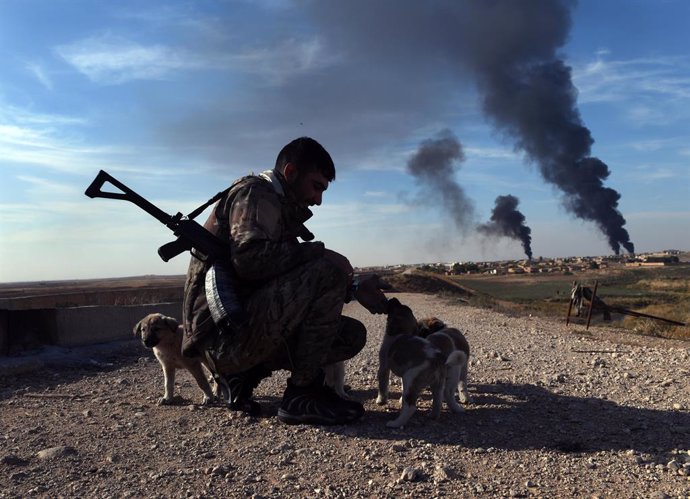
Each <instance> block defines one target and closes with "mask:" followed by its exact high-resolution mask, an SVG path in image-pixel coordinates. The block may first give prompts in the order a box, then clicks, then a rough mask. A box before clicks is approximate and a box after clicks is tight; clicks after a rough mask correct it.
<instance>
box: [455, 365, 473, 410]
mask: <svg viewBox="0 0 690 499" xmlns="http://www.w3.org/2000/svg"><path fill="white" fill-rule="evenodd" d="M469 364H470V359H469V357H468V359H467V362H465V363H464V364H463V365H462V366H460V376H459V378H458V393H459V395H460V402H462V403H463V404H470V403H471V402H472V399H471V397H470V392H469V391H467V369H468V366H469Z"/></svg>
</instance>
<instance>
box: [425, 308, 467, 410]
mask: <svg viewBox="0 0 690 499" xmlns="http://www.w3.org/2000/svg"><path fill="white" fill-rule="evenodd" d="M417 325H418V326H419V331H418V333H417V334H418V335H419V336H421V337H422V338H427V339H428V340H430V341H431V342H432V343H434V345H436V347H437V348H439V349H441V350H443V351H445V352H449V351H450V349H451V348H452V349H455V350H462V351H463V352H465V354H466V355H467V362H466V363H465V364H464V365H463V366H461V368H460V369H459V370H458V372H451V373H450V374H449V378H452V379H451V382H452V381H453V380H455V385H457V391H458V395H459V397H460V402H462V403H463V404H469V403H470V402H471V399H470V394H469V392H468V391H467V369H468V366H469V359H470V344H469V343H468V341H467V339H466V338H465V335H463V334H462V333H461V332H460V330H459V329H456V328H454V327H448V326H446V324H445V323H444V322H443V321H442V320H441V319H439V318H437V317H426V318H424V319H419V320H418V321H417ZM444 336H445V337H446V338H447V339H446V338H444ZM448 341H450V342H451V345H452V347H451V345H448V343H447V342H448ZM444 345H445V346H444ZM446 388H448V386H446Z"/></svg>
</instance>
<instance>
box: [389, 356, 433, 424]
mask: <svg viewBox="0 0 690 499" xmlns="http://www.w3.org/2000/svg"><path fill="white" fill-rule="evenodd" d="M428 367H429V362H424V363H423V364H422V365H420V366H417V367H414V368H412V369H409V370H408V371H407V372H406V373H405V374H404V375H403V377H402V392H403V394H402V397H401V398H402V405H401V407H400V414H399V415H398V417H397V418H395V419H394V420H393V421H389V422H388V423H386V426H387V427H388V428H400V427H401V426H405V425H406V424H407V422H408V421H409V420H410V418H411V417H412V415H413V414H414V413H415V411H416V410H417V399H418V398H419V394H420V392H421V388H420V387H418V386H417V383H416V380H417V378H418V376H419V375H420V373H421V372H423V371H424V370H425V369H428Z"/></svg>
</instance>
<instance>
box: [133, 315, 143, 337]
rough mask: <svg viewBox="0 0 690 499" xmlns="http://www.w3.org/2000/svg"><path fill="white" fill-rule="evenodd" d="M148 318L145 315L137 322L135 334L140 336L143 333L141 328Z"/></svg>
mask: <svg viewBox="0 0 690 499" xmlns="http://www.w3.org/2000/svg"><path fill="white" fill-rule="evenodd" d="M145 320H146V318H145V317H144V318H143V319H141V320H140V321H139V322H137V324H136V326H134V330H133V331H134V336H140V335H141V328H142V326H143V325H144V321H145Z"/></svg>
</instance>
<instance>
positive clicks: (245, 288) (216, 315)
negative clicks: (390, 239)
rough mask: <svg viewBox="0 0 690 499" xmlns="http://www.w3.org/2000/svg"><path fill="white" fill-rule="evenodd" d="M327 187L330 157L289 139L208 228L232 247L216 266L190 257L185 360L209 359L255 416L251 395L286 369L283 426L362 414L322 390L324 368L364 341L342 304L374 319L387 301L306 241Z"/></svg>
mask: <svg viewBox="0 0 690 499" xmlns="http://www.w3.org/2000/svg"><path fill="white" fill-rule="evenodd" d="M334 179H335V166H334V164H333V161H332V159H331V156H330V155H329V153H328V152H327V151H326V150H325V149H324V148H323V147H322V146H321V145H320V144H319V143H318V142H316V141H315V140H313V139H311V138H308V137H302V138H299V139H296V140H294V141H292V142H290V143H289V144H287V145H286V146H285V147H284V148H283V149H282V150H281V151H280V153H279V154H278V157H277V160H276V164H275V168H274V169H273V170H267V171H265V172H263V173H261V174H260V175H256V176H255V175H250V176H247V177H243V178H241V179H239V180H237V181H236V182H235V183H234V184H233V185H232V187H231V189H230V190H229V192H228V193H227V194H226V195H225V196H224V197H223V198H222V199H221V200H220V201H219V202H218V203H217V205H216V206H215V207H214V209H213V212H212V213H211V215H210V216H209V218H208V220H207V221H206V223H205V227H206V228H207V229H208V230H210V231H211V232H213V233H214V234H216V235H217V236H219V237H221V238H224V239H226V240H229V241H230V243H231V252H230V255H228V256H229V258H228V260H227V261H226V262H216V263H214V264H213V265H211V264H210V263H208V262H204V261H201V260H199V259H197V258H196V257H192V260H191V262H190V265H189V270H188V273H187V279H186V283H185V290H184V306H183V307H184V308H183V319H184V327H185V341H184V345H183V351H184V352H185V353H186V354H195V353H197V354H198V353H202V354H205V355H206V356H207V358H208V360H209V363H210V364H211V365H212V366H213V369H214V370H215V371H216V372H215V374H216V377H217V380H218V381H219V382H220V384H221V386H223V387H224V388H225V391H226V395H227V397H228V401H229V403H230V407H231V408H233V409H238V410H243V411H246V412H249V413H250V414H257V413H258V412H259V410H260V408H259V405H258V403H257V402H256V401H254V400H252V393H253V390H254V388H256V386H258V384H259V383H260V382H261V380H262V379H264V378H265V377H267V376H269V375H270V374H271V372H272V371H274V370H278V369H286V370H288V371H290V373H291V376H290V378H289V379H288V381H287V387H286V389H285V392H284V394H283V399H282V402H281V405H280V409H279V411H278V418H279V419H280V420H281V421H283V422H285V423H288V424H301V423H306V424H347V423H352V422H354V421H356V420H357V419H359V418H360V417H361V416H362V415H363V414H364V407H363V406H362V404H361V403H359V402H357V401H351V400H345V399H343V398H341V397H339V396H338V395H337V394H336V393H335V392H334V391H333V390H332V389H331V388H329V387H327V386H325V384H324V372H323V367H324V366H326V365H329V364H332V363H335V362H339V361H344V360H347V359H350V358H352V357H354V356H355V355H356V354H357V353H358V352H359V351H360V350H361V349H362V348H363V347H364V344H365V342H366V329H365V327H364V325H363V324H362V323H361V322H359V321H357V320H355V319H353V318H351V317H347V316H343V315H342V309H343V304H344V303H346V302H347V301H349V300H350V299H351V298H353V297H354V298H355V299H357V300H358V301H359V302H360V303H361V304H362V305H363V306H364V307H366V308H367V309H368V310H369V311H370V312H371V313H375V314H376V313H384V312H385V310H386V297H385V295H384V294H383V292H382V291H381V288H382V287H383V286H384V283H382V282H381V281H380V280H379V278H378V277H377V276H371V277H369V278H367V279H364V280H363V281H362V282H360V283H358V285H357V286H354V285H353V269H352V266H351V265H350V263H349V261H348V260H347V258H345V257H344V256H342V255H340V254H338V253H336V252H334V251H332V250H329V249H327V248H325V246H324V244H323V243H322V242H318V241H313V238H314V236H313V235H312V234H311V233H310V232H309V231H308V230H307V229H306V227H305V226H304V222H305V221H306V220H308V219H309V218H310V217H311V215H312V213H311V211H310V210H309V206H313V205H317V206H318V205H320V204H321V200H322V197H323V193H324V192H325V191H326V189H327V188H328V185H329V183H330V182H331V181H333V180H334ZM298 238H299V239H301V241H299V240H298ZM224 293H225V294H226V295H230V296H233V298H232V299H235V301H236V302H237V303H236V304H237V309H238V310H237V312H238V313H239V314H238V315H240V316H241V317H242V318H241V319H237V317H235V318H234V320H227V321H226V320H225V319H223V317H230V318H232V317H231V316H232V315H233V314H232V311H228V310H224V309H223V308H224V305H223V304H222V301H223V300H220V304H219V303H218V302H219V300H218V298H219V296H221V295H223V294H224ZM230 301H232V300H230ZM225 308H234V306H228V305H227V303H226V304H225Z"/></svg>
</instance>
